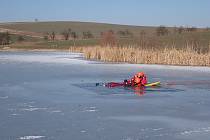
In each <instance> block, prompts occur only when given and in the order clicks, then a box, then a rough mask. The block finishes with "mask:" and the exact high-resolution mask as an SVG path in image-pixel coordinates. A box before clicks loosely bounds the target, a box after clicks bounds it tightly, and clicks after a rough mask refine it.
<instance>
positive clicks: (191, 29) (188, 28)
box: [185, 27, 197, 32]
mask: <svg viewBox="0 0 210 140" xmlns="http://www.w3.org/2000/svg"><path fill="white" fill-rule="evenodd" d="M185 30H186V31H187V32H194V31H196V30H197V28H196V27H186V29H185Z"/></svg>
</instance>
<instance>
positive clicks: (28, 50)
mask: <svg viewBox="0 0 210 140" xmlns="http://www.w3.org/2000/svg"><path fill="white" fill-rule="evenodd" d="M19 51H27V52H35V51H36V52H55V51H62V52H69V50H67V49H18V48H5V49H4V48H2V49H0V52H19Z"/></svg>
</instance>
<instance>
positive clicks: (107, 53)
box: [69, 46, 210, 66]
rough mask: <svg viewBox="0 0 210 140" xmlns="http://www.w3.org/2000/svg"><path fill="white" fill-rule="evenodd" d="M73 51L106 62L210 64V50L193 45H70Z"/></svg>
mask: <svg viewBox="0 0 210 140" xmlns="http://www.w3.org/2000/svg"><path fill="white" fill-rule="evenodd" d="M209 49H210V46H209ZM69 50H70V51H72V52H82V53H84V55H85V57H86V58H87V59H96V60H100V61H106V62H128V63H139V64H166V65H189V66H210V51H209V52H206V53H200V52H198V51H196V50H194V49H193V48H192V47H187V48H184V49H177V48H164V49H154V48H150V49H146V48H141V47H132V46H128V47H109V46H106V47H101V46H94V47H70V48H69Z"/></svg>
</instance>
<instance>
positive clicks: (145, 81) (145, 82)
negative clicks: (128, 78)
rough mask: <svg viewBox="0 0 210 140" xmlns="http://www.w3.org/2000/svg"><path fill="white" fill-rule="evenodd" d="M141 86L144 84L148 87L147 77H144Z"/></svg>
mask: <svg viewBox="0 0 210 140" xmlns="http://www.w3.org/2000/svg"><path fill="white" fill-rule="evenodd" d="M141 84H142V85H146V84H147V77H146V76H144V77H143V78H142V80H141Z"/></svg>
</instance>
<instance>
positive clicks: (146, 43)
mask: <svg viewBox="0 0 210 140" xmlns="http://www.w3.org/2000/svg"><path fill="white" fill-rule="evenodd" d="M158 28H159V27H150V26H132V25H117V24H107V23H93V22H73V21H53V22H14V23H1V24H0V32H3V31H9V33H11V34H15V35H16V36H18V35H21V36H25V38H27V37H31V38H32V39H29V41H32V40H35V41H36V42H37V40H38V46H41V47H43V48H48V47H51V46H59V47H64V46H66V47H68V46H71V45H76V46H86V45H99V44H100V40H101V38H99V37H101V36H100V35H101V32H106V31H109V30H112V31H114V36H116V37H117V38H118V39H117V43H118V45H123V46H130V45H132V46H141V47H147V48H148V47H152V48H157V47H158V48H165V47H176V48H183V47H188V46H190V47H193V48H195V49H196V50H202V51H206V50H207V49H208V48H209V43H210V30H207V29H201V28H196V30H193V31H188V29H190V28H186V27H185V28H182V33H178V32H179V31H178V30H179V29H180V28H179V27H178V28H174V27H166V30H167V32H168V33H167V34H166V35H160V36H157V29H158ZM68 29H71V31H72V32H76V34H77V35H78V36H77V37H78V38H77V39H76V41H75V40H72V39H70V40H67V41H64V39H63V35H61V33H62V32H64V31H67V30H68ZM175 29H176V30H175ZM87 31H90V32H91V34H93V38H89V39H84V38H83V35H82V33H83V32H87ZM126 31H128V32H129V33H131V34H132V36H120V35H119V34H118V33H119V32H126ZM52 32H55V34H56V40H55V41H53V42H51V41H50V39H49V38H48V40H43V38H44V36H45V35H46V33H52ZM142 32H143V35H142ZM16 38H17V37H16ZM33 38H34V39H33ZM14 40H15V39H14ZM25 40H26V41H27V39H25ZM40 41H41V43H40ZM13 42H15V41H13ZM21 46H22V44H21ZM32 47H33V46H32Z"/></svg>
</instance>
